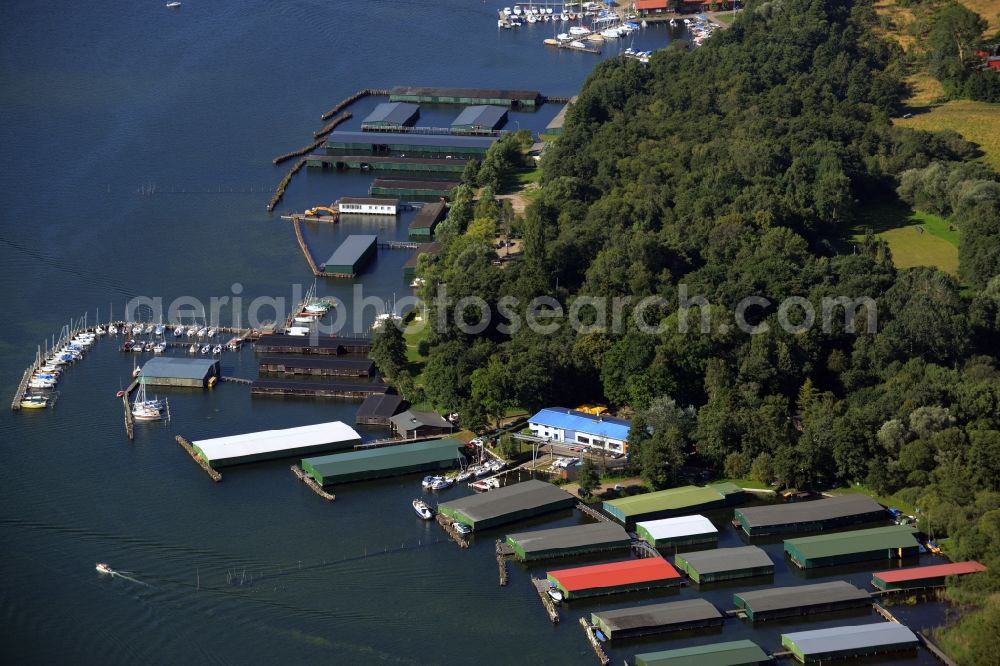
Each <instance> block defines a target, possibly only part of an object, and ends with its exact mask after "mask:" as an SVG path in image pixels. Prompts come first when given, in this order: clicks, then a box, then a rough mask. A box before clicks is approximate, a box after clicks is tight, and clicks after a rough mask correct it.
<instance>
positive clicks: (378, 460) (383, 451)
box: [302, 439, 462, 486]
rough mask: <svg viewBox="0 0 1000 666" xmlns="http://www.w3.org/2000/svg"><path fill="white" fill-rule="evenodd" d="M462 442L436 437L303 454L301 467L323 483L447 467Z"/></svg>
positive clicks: (455, 458) (456, 456) (456, 457)
mask: <svg viewBox="0 0 1000 666" xmlns="http://www.w3.org/2000/svg"><path fill="white" fill-rule="evenodd" d="M461 446H462V443H461V442H459V441H458V440H455V439H438V440H431V441H426V442H414V443H412V444H400V445H399V446H383V447H378V448H372V449H360V450H357V451H349V452H347V453H335V454H333V455H329V456H320V457H318V458H305V459H303V460H302V469H303V470H304V471H305V472H306V473H307V474H309V475H310V476H312V478H313V479H315V480H316V482H317V483H319V484H320V485H322V486H328V485H331V484H334V483H347V482H350V481H363V480H366V479H377V478H382V477H386V476H399V475H401V474H411V473H415V472H426V471H434V470H440V469H450V468H452V467H455V466H457V465H458V461H459V456H460V455H461V454H460V453H459V448H460V447H461Z"/></svg>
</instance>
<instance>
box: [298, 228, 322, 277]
mask: <svg viewBox="0 0 1000 666" xmlns="http://www.w3.org/2000/svg"><path fill="white" fill-rule="evenodd" d="M292 228H294V229H295V240H297V241H298V243H299V248H300V249H301V250H302V254H303V255H305V258H306V263H307V264H309V270H310V271H312V274H313V275H315V276H316V277H320V276H322V275H323V273H322V271H320V270H319V267H318V266H317V265H316V260H315V259H313V256H312V252H311V251H310V250H309V246H308V245H306V239H305V236H303V235H302V222H301V220H300V219H299V218H297V217H296V216H294V215H293V216H292Z"/></svg>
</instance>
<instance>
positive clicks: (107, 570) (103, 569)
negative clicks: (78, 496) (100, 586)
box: [95, 3, 180, 575]
mask: <svg viewBox="0 0 1000 666" xmlns="http://www.w3.org/2000/svg"><path fill="white" fill-rule="evenodd" d="M178 4H180V3H178ZM95 568H96V569H97V571H98V573H102V574H108V575H111V574H113V573H114V572H115V571H114V569H112V568H111V567H109V566H108V565H107V564H105V563H104V562H98V563H97V566H96V567H95Z"/></svg>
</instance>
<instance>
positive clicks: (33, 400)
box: [21, 395, 49, 409]
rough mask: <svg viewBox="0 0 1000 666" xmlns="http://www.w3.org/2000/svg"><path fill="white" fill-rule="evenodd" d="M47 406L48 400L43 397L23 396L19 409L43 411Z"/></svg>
mask: <svg viewBox="0 0 1000 666" xmlns="http://www.w3.org/2000/svg"><path fill="white" fill-rule="evenodd" d="M48 406H49V399H48V398H46V397H45V396H44V395H25V396H23V397H22V398H21V409H44V408H45V407H48Z"/></svg>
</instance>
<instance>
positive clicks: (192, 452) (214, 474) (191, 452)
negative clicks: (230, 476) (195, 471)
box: [175, 435, 222, 483]
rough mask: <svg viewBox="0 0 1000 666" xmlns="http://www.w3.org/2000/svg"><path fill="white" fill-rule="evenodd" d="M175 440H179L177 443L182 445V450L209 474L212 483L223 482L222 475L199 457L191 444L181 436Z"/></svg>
mask: <svg viewBox="0 0 1000 666" xmlns="http://www.w3.org/2000/svg"><path fill="white" fill-rule="evenodd" d="M175 439H176V440H177V443H178V444H180V445H181V448H182V449H184V450H185V451H187V453H188V455H189V456H191V459H192V460H194V461H195V462H196V463H198V466H199V467H201V468H202V469H203V470H205V473H206V474H208V476H209V478H211V479H212V481H215V482H216V483H218V482H219V481H222V475H221V474H219V473H218V472H217V471H215V470H214V469H212V467H211V466H210V465H209V464H208V463H207V462H205V459H204V458H202V457H201V456H199V455H198V452H197V451H195V450H194V447H193V446H191V442H189V441H187V440H186V439H184V438H183V437H181V436H180V435H177V437H175Z"/></svg>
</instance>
